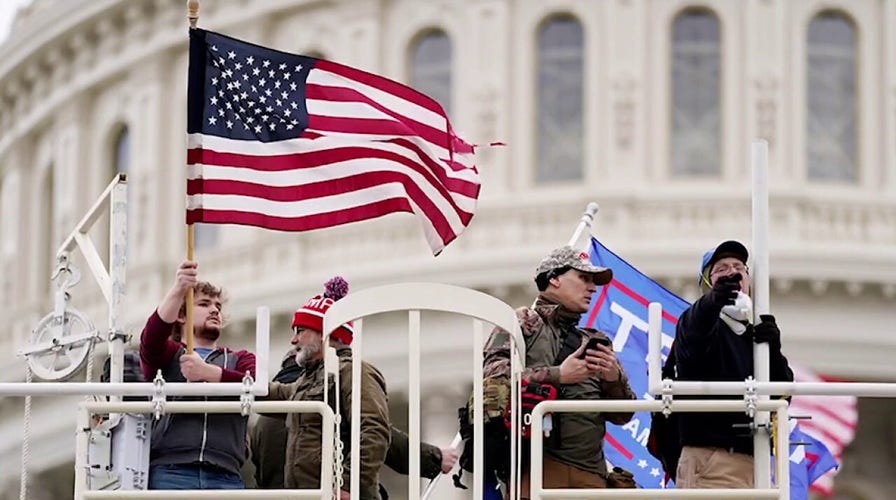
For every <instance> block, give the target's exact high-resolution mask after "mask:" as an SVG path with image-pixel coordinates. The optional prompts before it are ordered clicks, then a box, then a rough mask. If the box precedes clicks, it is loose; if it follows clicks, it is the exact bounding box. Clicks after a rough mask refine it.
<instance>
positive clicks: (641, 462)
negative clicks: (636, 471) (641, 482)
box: [638, 458, 647, 469]
mask: <svg viewBox="0 0 896 500" xmlns="http://www.w3.org/2000/svg"><path fill="white" fill-rule="evenodd" d="M638 467H640V468H642V469H646V468H647V460H644V459H643V458H642V459H641V460H638Z"/></svg>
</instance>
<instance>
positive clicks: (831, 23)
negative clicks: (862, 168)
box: [806, 13, 858, 181]
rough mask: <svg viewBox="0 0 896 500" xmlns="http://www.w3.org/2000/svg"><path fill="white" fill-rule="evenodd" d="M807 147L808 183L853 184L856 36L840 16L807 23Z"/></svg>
mask: <svg viewBox="0 0 896 500" xmlns="http://www.w3.org/2000/svg"><path fill="white" fill-rule="evenodd" d="M807 55H808V64H807V68H808V75H807V78H806V83H807V88H806V91H807V92H806V93H807V96H808V107H809V109H808V112H807V114H806V116H807V120H808V121H807V124H806V144H807V147H808V161H809V178H810V179H826V180H841V181H855V180H856V179H857V177H858V175H857V174H858V172H857V161H856V140H857V139H856V33H855V28H854V27H853V25H852V23H850V22H849V21H848V20H847V19H845V18H844V17H843V16H842V15H840V14H836V13H826V14H821V15H819V16H817V17H816V18H815V19H813V20H812V22H811V23H810V24H809V33H808V44H807Z"/></svg>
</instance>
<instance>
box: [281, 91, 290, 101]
mask: <svg viewBox="0 0 896 500" xmlns="http://www.w3.org/2000/svg"><path fill="white" fill-rule="evenodd" d="M280 97H282V98H284V99H286V98H287V97H289V94H287V93H286V92H280Z"/></svg>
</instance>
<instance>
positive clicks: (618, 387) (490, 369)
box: [483, 297, 636, 477]
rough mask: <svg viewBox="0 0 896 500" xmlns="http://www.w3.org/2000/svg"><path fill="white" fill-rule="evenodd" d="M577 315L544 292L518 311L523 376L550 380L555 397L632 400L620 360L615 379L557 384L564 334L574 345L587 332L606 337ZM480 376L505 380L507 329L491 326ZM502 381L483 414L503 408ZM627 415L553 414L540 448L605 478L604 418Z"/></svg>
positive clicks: (491, 381) (490, 381)
mask: <svg viewBox="0 0 896 500" xmlns="http://www.w3.org/2000/svg"><path fill="white" fill-rule="evenodd" d="M580 318H581V315H580V314H574V313H570V312H569V311H566V310H565V309H563V308H562V307H560V306H559V305H557V304H554V303H551V302H550V301H548V300H547V299H545V298H543V297H539V299H538V300H537V301H536V303H535V307H534V308H532V309H530V308H525V307H524V308H520V309H518V310H517V319H518V320H519V322H520V327H521V329H522V334H523V338H524V340H525V343H526V367H525V368H524V370H523V378H524V379H526V380H528V381H530V382H537V383H543V384H551V385H554V386H555V387H557V388H558V389H559V390H560V399H578V400H584V399H636V398H635V394H634V392H633V391H632V389H631V386H630V385H629V383H628V377H627V376H626V375H625V371H624V370H623V368H622V364H621V363H619V373H620V376H619V380H615V381H605V380H601V379H600V378H599V377H598V376H595V377H592V378H591V379H589V380H586V381H584V382H580V383H578V384H561V383H560V364H561V362H562V359H559V358H560V355H561V349H562V348H563V347H564V339H574V340H573V341H574V342H575V347H578V346H579V345H581V342H582V341H587V339H588V338H590V337H592V336H594V337H604V338H608V337H607V335H606V334H605V333H603V332H600V331H597V330H593V329H583V328H578V327H577V326H576V325H577V324H578V322H579V319H580ZM568 351H569V350H568V349H566V350H565V351H564V353H563V354H564V356H562V357H564V358H565V355H568ZM617 363H618V360H617ZM483 376H484V378H485V382H486V386H489V385H495V386H497V385H500V383H502V382H504V381H509V379H510V334H508V333H507V332H505V331H504V330H501V329H498V328H496V329H495V330H494V331H493V332H492V334H491V336H490V337H489V340H488V342H487V343H486V348H485V353H484V365H483ZM504 386H505V387H508V389H505V391H507V392H500V391H499V390H497V389H495V388H492V392H491V395H492V397H491V398H490V399H488V400H487V401H486V402H487V404H488V406H487V407H486V413H489V412H491V411H497V410H498V408H501V411H503V409H504V408H506V407H507V402H508V401H509V382H506V383H504ZM632 416H633V414H632V413H631V412H622V413H576V414H563V415H554V416H553V419H554V431H553V432H552V434H551V438H548V439H546V440H545V453H546V454H548V455H550V456H551V457H552V458H553V459H555V460H557V461H559V462H561V463H564V464H567V465H572V466H574V467H578V468H580V469H583V470H587V471H590V472H594V473H598V474H601V475H602V476H604V477H607V469H606V463H605V460H604V455H603V438H604V434H605V432H606V427H605V425H606V422H607V421H609V422H612V423H614V424H619V425H621V424H624V423H626V422H628V421H629V420H631V418H632Z"/></svg>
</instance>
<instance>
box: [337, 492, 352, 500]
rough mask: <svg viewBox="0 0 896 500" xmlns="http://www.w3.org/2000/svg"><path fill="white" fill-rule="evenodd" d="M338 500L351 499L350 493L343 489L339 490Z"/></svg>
mask: <svg viewBox="0 0 896 500" xmlns="http://www.w3.org/2000/svg"><path fill="white" fill-rule="evenodd" d="M339 500H352V495H351V494H350V493H349V492H347V491H345V490H339Z"/></svg>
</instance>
